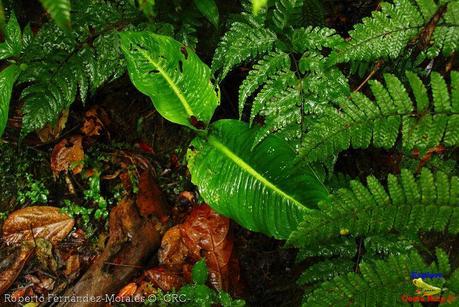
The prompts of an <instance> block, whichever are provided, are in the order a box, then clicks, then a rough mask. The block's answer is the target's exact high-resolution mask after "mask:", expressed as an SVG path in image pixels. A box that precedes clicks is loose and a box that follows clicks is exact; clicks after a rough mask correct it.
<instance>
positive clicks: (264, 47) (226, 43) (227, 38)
mask: <svg viewBox="0 0 459 307" xmlns="http://www.w3.org/2000/svg"><path fill="white" fill-rule="evenodd" d="M244 17H245V18H244V21H236V22H234V23H232V24H231V28H230V29H229V30H228V31H227V32H226V33H225V35H224V36H223V38H222V40H221V41H220V43H219V45H218V48H217V49H216V50H215V55H214V58H213V60H212V71H214V72H220V74H219V80H222V79H223V78H225V76H226V75H227V74H228V73H229V72H230V71H231V69H233V68H234V67H235V66H237V65H239V64H242V63H244V62H247V61H249V60H253V59H255V58H258V57H259V56H262V55H264V54H266V53H268V52H269V51H271V50H272V49H273V46H274V42H275V41H276V35H275V34H274V32H272V31H271V30H269V29H267V28H265V27H264V25H263V24H262V23H261V22H260V21H259V20H258V19H255V18H253V17H251V16H244Z"/></svg>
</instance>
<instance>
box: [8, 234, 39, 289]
mask: <svg viewBox="0 0 459 307" xmlns="http://www.w3.org/2000/svg"><path fill="white" fill-rule="evenodd" d="M33 252H34V244H33V242H31V241H29V242H24V243H23V244H22V245H21V247H19V248H17V249H16V250H15V252H14V253H12V254H11V255H10V256H9V257H8V258H7V259H4V260H3V261H2V262H1V263H0V270H1V272H0V295H2V294H3V293H5V291H6V290H8V288H9V287H10V286H11V285H12V284H13V282H14V281H15V280H16V278H17V277H18V275H19V273H21V271H22V268H23V267H24V264H25V263H26V262H27V260H29V258H30V256H32V254H33Z"/></svg>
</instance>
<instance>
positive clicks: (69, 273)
mask: <svg viewBox="0 0 459 307" xmlns="http://www.w3.org/2000/svg"><path fill="white" fill-rule="evenodd" d="M79 271H80V256H79V255H70V256H69V258H68V259H67V261H66V262H65V271H64V275H65V277H67V279H71V280H73V279H74V277H76V276H75V275H76V274H77V273H78V272H79Z"/></svg>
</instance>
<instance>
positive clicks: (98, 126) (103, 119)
mask: <svg viewBox="0 0 459 307" xmlns="http://www.w3.org/2000/svg"><path fill="white" fill-rule="evenodd" d="M84 116H85V118H84V120H83V126H82V127H81V132H82V133H84V135H86V136H99V135H101V133H102V131H103V130H104V128H105V126H106V125H108V124H109V123H110V119H109V118H108V115H107V113H106V112H105V111H104V110H103V109H102V108H99V107H97V106H93V107H91V108H90V109H89V110H88V111H86V112H85V114H84Z"/></svg>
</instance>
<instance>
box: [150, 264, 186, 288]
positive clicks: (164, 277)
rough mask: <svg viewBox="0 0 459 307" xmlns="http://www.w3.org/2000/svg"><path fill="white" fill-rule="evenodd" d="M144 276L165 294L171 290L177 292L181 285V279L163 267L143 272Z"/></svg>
mask: <svg viewBox="0 0 459 307" xmlns="http://www.w3.org/2000/svg"><path fill="white" fill-rule="evenodd" d="M145 276H146V277H147V278H148V279H150V280H151V281H152V282H153V283H154V284H156V285H157V286H158V287H159V288H161V289H162V290H163V291H166V292H168V291H172V290H173V289H176V290H177V289H179V288H180V287H181V286H182V285H183V278H182V277H181V276H180V275H179V274H177V273H175V272H172V271H169V270H167V269H165V268H163V267H157V268H153V269H150V270H148V271H145Z"/></svg>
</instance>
